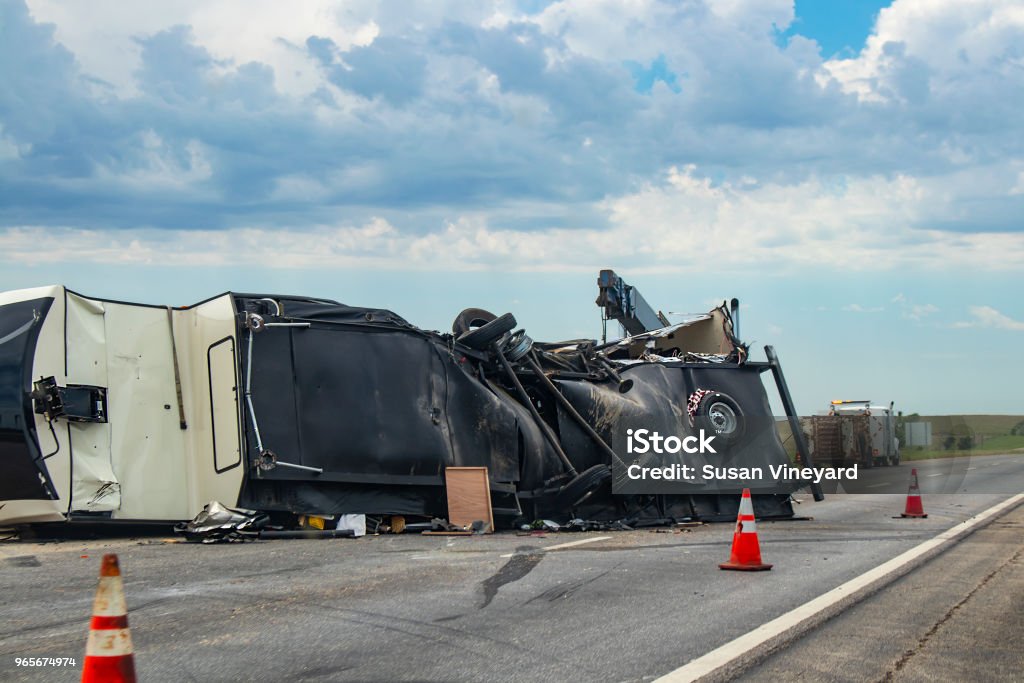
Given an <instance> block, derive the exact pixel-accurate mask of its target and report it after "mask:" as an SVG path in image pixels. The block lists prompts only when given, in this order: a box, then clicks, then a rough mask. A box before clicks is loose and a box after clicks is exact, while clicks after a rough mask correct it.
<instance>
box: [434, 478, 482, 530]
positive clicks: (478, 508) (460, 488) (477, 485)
mask: <svg viewBox="0 0 1024 683" xmlns="http://www.w3.org/2000/svg"><path fill="white" fill-rule="evenodd" d="M444 476H445V486H446V489H447V492H448V521H449V522H450V523H451V524H454V525H455V526H459V527H469V526H470V525H471V524H472V523H473V522H476V521H482V522H486V523H487V532H488V533H490V532H491V531H494V515H493V512H492V510H491V487H490V485H489V483H488V480H487V468H486V467H447V468H445V471H444Z"/></svg>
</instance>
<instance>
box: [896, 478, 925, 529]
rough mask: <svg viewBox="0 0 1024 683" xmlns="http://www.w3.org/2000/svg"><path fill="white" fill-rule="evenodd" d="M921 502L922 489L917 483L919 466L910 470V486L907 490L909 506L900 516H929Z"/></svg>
mask: <svg viewBox="0 0 1024 683" xmlns="http://www.w3.org/2000/svg"><path fill="white" fill-rule="evenodd" d="M927 516H928V515H927V514H925V511H924V506H923V505H922V504H921V489H920V488H919V487H918V485H917V468H916V467H915V468H914V469H912V470H910V488H909V489H908V490H907V507H906V509H905V510H904V511H903V514H902V515H900V517H927Z"/></svg>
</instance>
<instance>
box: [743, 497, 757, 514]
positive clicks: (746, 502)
mask: <svg viewBox="0 0 1024 683" xmlns="http://www.w3.org/2000/svg"><path fill="white" fill-rule="evenodd" d="M740 514H741V515H751V516H753V514H754V504H753V503H751V502H750V498H748V497H747V496H743V497H742V498H740Z"/></svg>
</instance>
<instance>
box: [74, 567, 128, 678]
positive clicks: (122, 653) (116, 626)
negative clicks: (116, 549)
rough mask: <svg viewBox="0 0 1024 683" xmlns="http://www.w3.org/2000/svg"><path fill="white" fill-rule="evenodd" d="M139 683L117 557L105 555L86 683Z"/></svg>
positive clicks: (87, 656)
mask: <svg viewBox="0 0 1024 683" xmlns="http://www.w3.org/2000/svg"><path fill="white" fill-rule="evenodd" d="M94 682H95V683H101V682H102V683H122V682H123V683H135V658H134V656H133V654H132V636H131V634H130V633H129V632H128V607H127V605H126V604H125V601H124V586H122V584H121V570H120V568H119V567H118V566H117V555H113V554H111V555H104V556H103V564H102V566H101V567H100V585H99V587H98V588H97V589H96V601H95V602H94V603H93V606H92V623H90V624H89V642H88V643H86V646H85V665H84V666H83V668H82V683H94Z"/></svg>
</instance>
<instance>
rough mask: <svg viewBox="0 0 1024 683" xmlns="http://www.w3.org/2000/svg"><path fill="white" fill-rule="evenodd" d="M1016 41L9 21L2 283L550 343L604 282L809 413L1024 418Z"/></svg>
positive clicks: (901, 31) (672, 30) (316, 18)
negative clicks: (857, 409)
mask: <svg viewBox="0 0 1024 683" xmlns="http://www.w3.org/2000/svg"><path fill="white" fill-rule="evenodd" d="M1021 45H1024V16H1022V14H1021V12H1020V9H1019V6H1018V5H1017V4H1016V3H1011V2H1002V1H998V0H979V1H978V2H973V3H962V2H958V1H957V0H948V1H947V0H929V1H928V2H925V1H923V0H896V1H895V2H893V3H891V5H890V4H888V3H879V2H863V1H850V2H832V3H828V2H804V1H803V0H800V1H798V2H797V3H796V4H795V5H794V4H793V2H789V1H784V0H719V1H717V2H710V1H709V2H705V1H704V0H679V1H677V2H662V1H658V0H640V1H638V2H635V3H629V4H626V3H621V2H611V1H608V2H601V1H597V0H591V1H588V2H582V1H570V0H567V1H565V2H533V1H531V2H525V1H521V0H520V1H518V2H516V1H513V0H497V1H495V2H490V3H479V2H437V3H416V4H413V5H398V4H396V3H378V2H373V1H370V0H359V1H351V2H344V3H342V2H331V1H328V0H322V1H310V2H305V3H302V4H300V5H294V6H293V5H287V6H286V5H285V4H283V3H279V2H273V1H271V0H266V1H263V2H240V1H237V0H214V1H209V2H207V1H202V2H200V1H199V0H189V1H183V2H178V3H173V4H169V3H162V2H155V1H154V2H145V1H144V2H137V3H131V4H130V5H125V4H124V3H121V2H115V1H114V0H99V1H97V2H94V3H88V4H86V3H76V2H64V1H60V0H29V1H28V2H27V3H26V2H22V1H21V0H0V65H2V68H0V73H2V77H0V289H16V288H21V287H28V286H35V285H40V284H49V283H63V284H67V285H68V286H70V287H72V288H74V289H77V290H79V291H81V292H83V293H86V294H95V295H99V296H108V297H115V298H121V299H130V300H138V301H143V302H149V303H170V304H185V303H189V302H192V301H196V300H200V299H203V298H206V297H207V296H209V295H211V294H213V293H216V292H219V291H223V290H227V289H235V290H245V291H253V290H262V291H266V292H286V293H304V294H311V295H319V296H326V297H332V298H336V299H339V300H341V301H345V302H348V303H352V304H357V305H373V306H387V307H391V308H393V309H394V310H396V311H397V312H399V313H400V314H402V315H403V316H405V317H406V318H408V319H410V320H411V321H413V322H414V323H416V324H419V325H421V326H424V327H428V328H436V329H445V328H447V327H448V326H449V325H450V321H451V319H452V318H453V317H454V316H455V315H456V314H457V313H458V311H459V310H460V309H461V308H463V307H466V306H483V307H487V308H491V309H494V310H498V311H505V310H511V311H512V312H514V313H515V314H516V315H517V317H518V318H519V319H520V320H521V321H522V323H523V324H524V325H525V326H527V327H528V329H529V330H530V332H531V334H532V335H533V336H534V337H536V338H542V339H556V338H568V337H578V336H594V335H597V334H598V333H599V315H598V311H597V309H596V307H595V306H593V304H592V302H593V299H594V297H595V295H596V292H595V279H596V276H597V271H598V270H599V269H600V268H608V267H610V268H614V269H616V270H617V271H619V272H620V273H621V274H622V275H623V276H624V277H625V278H626V279H627V280H628V281H630V282H631V283H633V284H635V285H637V286H638V287H640V289H641V291H643V293H644V295H645V296H646V297H647V298H648V300H649V301H651V302H652V303H653V304H654V305H655V306H657V307H660V308H662V309H663V310H666V311H676V312H693V311H700V310H706V309H707V308H708V307H709V306H710V305H711V304H712V302H715V301H720V300H721V299H724V298H728V297H733V296H736V297H739V298H740V299H741V301H743V302H744V313H743V321H742V327H743V329H742V332H743V336H744V337H745V338H746V339H748V340H750V341H753V342H754V343H755V344H756V345H757V346H758V347H760V346H763V344H765V343H772V344H774V345H775V346H776V348H777V349H778V351H779V353H780V356H781V358H782V360H783V363H784V366H785V368H786V372H787V375H788V376H789V379H790V384H791V386H792V388H793V392H794V394H795V397H796V400H797V405H798V408H799V409H800V410H801V411H803V412H813V411H815V410H818V409H820V408H821V407H823V406H824V405H826V404H827V402H828V401H829V400H830V399H832V398H840V397H850V396H853V397H865V396H866V397H869V398H872V399H874V400H879V401H886V402H887V401H889V400H896V401H897V403H898V404H899V405H900V406H901V407H903V409H904V410H907V411H910V412H922V413H975V412H1005V413H1024V392H1021V391H1020V388H1019V387H1021V386H1024V362H1021V361H1020V360H1019V359H1018V358H1016V357H1015V356H1014V353H1013V349H1015V348H1017V347H1019V346H1020V345H1021V342H1022V341H1024V302H1022V300H1021V297H1020V296H1019V292H1020V291H1021V290H1022V289H1024V287H1022V285H1024V221H1022V218H1021V216H1024V134H1022V133H1024V130H1022V129H1024V119H1022V117H1020V115H1019V112H1020V111H1021V109H1022V106H1024V87H1022V86H1024V75H1022V74H1024V72H1022V70H1021V68H1020V67H1021V64H1022V63H1024V53H1022V50H1021ZM865 359H868V360H867V361H865Z"/></svg>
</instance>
